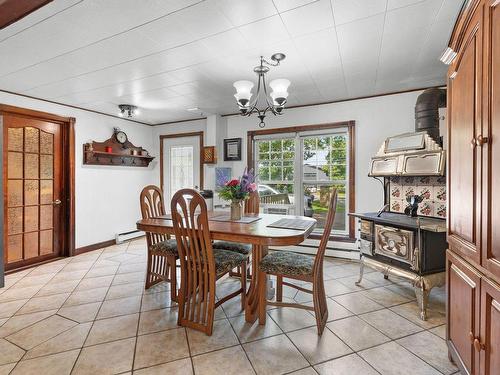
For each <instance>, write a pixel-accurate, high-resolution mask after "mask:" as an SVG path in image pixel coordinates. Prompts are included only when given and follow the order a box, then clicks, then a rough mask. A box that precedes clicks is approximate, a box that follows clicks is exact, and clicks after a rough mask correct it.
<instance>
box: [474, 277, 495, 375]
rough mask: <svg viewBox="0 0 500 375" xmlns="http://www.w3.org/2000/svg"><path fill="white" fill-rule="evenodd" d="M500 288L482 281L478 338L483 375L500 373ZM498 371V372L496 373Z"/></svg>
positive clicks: (480, 366) (477, 346)
mask: <svg viewBox="0 0 500 375" xmlns="http://www.w3.org/2000/svg"><path fill="white" fill-rule="evenodd" d="M499 339H500V286H498V285H497V284H495V283H493V282H492V281H491V280H488V279H486V278H483V279H481V334H480V336H479V337H478V338H476V340H477V341H476V342H475V345H474V346H475V350H476V352H479V355H480V364H479V368H480V370H481V372H480V373H481V374H484V375H487V374H498V373H500V343H499ZM495 371H496V372H495Z"/></svg>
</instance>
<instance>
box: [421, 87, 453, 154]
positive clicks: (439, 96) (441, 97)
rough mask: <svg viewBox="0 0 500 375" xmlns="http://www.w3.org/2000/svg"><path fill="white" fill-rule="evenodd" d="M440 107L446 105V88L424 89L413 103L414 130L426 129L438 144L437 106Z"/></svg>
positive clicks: (439, 141) (439, 142) (439, 139)
mask: <svg viewBox="0 0 500 375" xmlns="http://www.w3.org/2000/svg"><path fill="white" fill-rule="evenodd" d="M442 107H446V90H444V89H437V88H433V89H427V90H425V91H424V92H423V93H422V94H420V95H419V96H418V98H417V103H416V104H415V131H417V132H419V131H424V130H425V131H427V133H428V134H429V135H430V136H431V137H432V138H433V139H434V140H435V141H436V142H437V143H438V144H440V145H441V144H442V142H441V137H440V136H439V108H442Z"/></svg>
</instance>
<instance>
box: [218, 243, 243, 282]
mask: <svg viewBox="0 0 500 375" xmlns="http://www.w3.org/2000/svg"><path fill="white" fill-rule="evenodd" d="M213 252H214V260H215V272H216V273H217V276H221V275H223V274H225V273H226V272H229V271H231V270H232V269H233V268H236V267H238V266H241V263H243V261H244V260H246V259H247V258H248V255H243V254H240V253H237V252H235V251H229V250H222V249H213Z"/></svg>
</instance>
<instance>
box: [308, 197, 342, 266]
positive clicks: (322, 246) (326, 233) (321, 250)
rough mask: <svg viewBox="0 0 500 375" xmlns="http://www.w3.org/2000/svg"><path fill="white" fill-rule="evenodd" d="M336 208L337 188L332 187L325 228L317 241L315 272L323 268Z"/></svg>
mask: <svg viewBox="0 0 500 375" xmlns="http://www.w3.org/2000/svg"><path fill="white" fill-rule="evenodd" d="M336 210H337V189H333V192H332V195H331V198H330V204H329V207H328V214H327V216H326V222H325V228H324V230H323V235H322V236H321V241H320V243H319V247H318V252H317V253H316V258H315V259H314V272H313V274H316V273H317V272H319V271H320V270H321V272H322V270H323V260H324V259H325V251H326V246H327V245H328V241H329V240H330V235H331V233H332V227H333V221H334V220H335V213H336Z"/></svg>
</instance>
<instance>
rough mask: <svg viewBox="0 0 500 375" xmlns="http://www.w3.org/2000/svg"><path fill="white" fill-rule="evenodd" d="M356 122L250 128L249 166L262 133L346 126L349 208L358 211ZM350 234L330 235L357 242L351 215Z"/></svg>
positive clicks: (314, 235) (312, 236)
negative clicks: (256, 137) (257, 139)
mask: <svg viewBox="0 0 500 375" xmlns="http://www.w3.org/2000/svg"><path fill="white" fill-rule="evenodd" d="M355 124H356V122H355V121H354V120H349V121H339V122H331V123H324V124H310V125H295V126H287V127H282V128H269V129H261V130H249V131H247V168H248V169H249V170H250V169H252V168H254V166H255V155H254V144H255V139H254V138H255V136H260V135H272V134H281V133H300V132H306V131H315V130H326V131H328V130H332V129H338V128H346V129H347V134H348V137H349V144H348V156H347V157H348V159H349V172H348V173H349V181H348V183H347V185H348V186H349V200H348V202H347V203H348V207H347V209H348V210H349V212H355V211H356V195H355V193H356V141H355V135H356V133H355ZM348 226H349V228H348V236H334V235H331V236H330V240H331V241H339V242H351V243H352V242H355V241H356V234H355V223H354V217H353V216H350V217H349V218H348ZM309 238H312V239H317V240H319V239H321V235H318V234H311V235H310V236H309Z"/></svg>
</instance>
